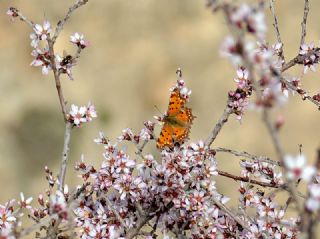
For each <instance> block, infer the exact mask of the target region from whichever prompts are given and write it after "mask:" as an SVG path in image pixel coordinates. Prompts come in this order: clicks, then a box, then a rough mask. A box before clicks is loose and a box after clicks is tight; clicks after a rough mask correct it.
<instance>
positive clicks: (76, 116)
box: [70, 105, 87, 126]
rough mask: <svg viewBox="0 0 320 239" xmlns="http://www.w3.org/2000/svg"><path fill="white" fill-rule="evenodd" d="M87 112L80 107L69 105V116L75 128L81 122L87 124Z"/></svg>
mask: <svg viewBox="0 0 320 239" xmlns="http://www.w3.org/2000/svg"><path fill="white" fill-rule="evenodd" d="M86 112H87V108H86V107H84V106H82V107H80V108H79V107H78V106H76V105H71V110H70V115H71V117H72V120H73V123H74V124H75V125H76V126H79V125H80V124H81V123H83V122H87V119H86V117H85V114H86Z"/></svg>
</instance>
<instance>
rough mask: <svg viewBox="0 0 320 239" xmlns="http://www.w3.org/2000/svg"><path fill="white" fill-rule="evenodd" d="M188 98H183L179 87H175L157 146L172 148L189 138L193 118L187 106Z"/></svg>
mask: <svg viewBox="0 0 320 239" xmlns="http://www.w3.org/2000/svg"><path fill="white" fill-rule="evenodd" d="M185 104H186V99H184V98H182V97H181V95H180V91H179V89H177V88H176V89H174V90H173V91H172V93H171V95H170V99H169V106H168V110H167V115H166V117H165V118H164V120H163V121H164V125H163V127H162V129H161V133H160V136H159V138H158V140H157V148H159V149H163V148H164V147H165V146H167V147H168V148H169V149H172V148H173V147H174V145H175V144H176V143H179V144H183V143H184V141H185V140H186V139H187V138H188V136H189V132H190V127H191V124H192V121H193V119H194V118H195V117H194V116H193V115H192V111H191V109H190V108H185Z"/></svg>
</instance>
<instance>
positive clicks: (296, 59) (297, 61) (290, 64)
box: [281, 47, 320, 72]
mask: <svg viewBox="0 0 320 239" xmlns="http://www.w3.org/2000/svg"><path fill="white" fill-rule="evenodd" d="M319 51H320V48H319V47H315V48H314V49H312V50H311V51H310V52H308V54H305V55H300V54H298V55H297V56H296V57H294V58H293V59H291V60H290V61H289V62H287V63H286V64H284V65H283V66H282V68H281V72H284V71H286V70H288V69H289V68H291V67H293V66H295V65H297V64H299V65H303V63H304V61H305V59H307V58H309V57H310V56H312V55H317V54H319ZM316 63H317V62H316Z"/></svg>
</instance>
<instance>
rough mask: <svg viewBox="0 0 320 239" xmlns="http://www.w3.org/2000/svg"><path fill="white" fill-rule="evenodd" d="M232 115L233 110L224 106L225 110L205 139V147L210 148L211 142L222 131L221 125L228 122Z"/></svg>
mask: <svg viewBox="0 0 320 239" xmlns="http://www.w3.org/2000/svg"><path fill="white" fill-rule="evenodd" d="M232 113H233V109H232V108H230V107H229V106H228V104H227V105H226V108H225V109H224V111H223V114H222V115H221V117H220V119H219V121H218V123H217V124H216V126H215V127H214V129H213V130H212V131H211V132H210V135H209V137H208V138H207V140H206V142H205V145H206V146H208V147H210V145H211V144H212V143H213V141H214V140H215V139H216V137H217V135H218V134H219V132H220V130H221V129H222V127H223V125H224V124H225V123H226V122H227V121H228V118H229V116H230V115H231V114H232Z"/></svg>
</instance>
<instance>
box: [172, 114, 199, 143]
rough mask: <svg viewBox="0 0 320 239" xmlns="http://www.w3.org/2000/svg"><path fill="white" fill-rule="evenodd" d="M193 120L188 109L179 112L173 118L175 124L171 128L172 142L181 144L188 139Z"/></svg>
mask: <svg viewBox="0 0 320 239" xmlns="http://www.w3.org/2000/svg"><path fill="white" fill-rule="evenodd" d="M194 118H195V117H194V116H193V115H192V111H191V109H190V108H185V109H181V110H180V112H179V113H178V114H177V115H176V116H175V121H176V122H177V124H175V125H174V126H173V127H172V129H173V141H174V142H178V143H179V144H182V143H183V142H184V141H185V140H186V139H187V138H188V137H189V133H190V127H191V124H192V121H193V119H194Z"/></svg>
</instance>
